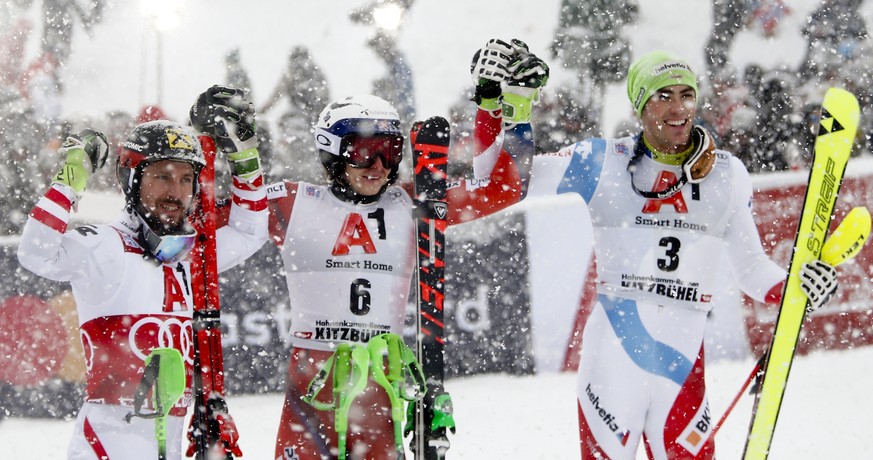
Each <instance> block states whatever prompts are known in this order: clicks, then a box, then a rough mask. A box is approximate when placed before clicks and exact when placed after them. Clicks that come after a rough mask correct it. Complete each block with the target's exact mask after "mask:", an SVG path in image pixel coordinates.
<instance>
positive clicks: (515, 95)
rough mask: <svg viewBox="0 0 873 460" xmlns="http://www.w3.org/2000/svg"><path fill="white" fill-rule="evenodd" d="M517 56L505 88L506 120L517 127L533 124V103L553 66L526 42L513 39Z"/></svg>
mask: <svg viewBox="0 0 873 460" xmlns="http://www.w3.org/2000/svg"><path fill="white" fill-rule="evenodd" d="M510 43H511V44H512V48H513V50H514V53H513V59H512V61H511V62H510V63H509V66H508V67H507V70H508V71H509V78H508V79H507V80H506V88H505V89H504V90H503V123H504V126H514V125H515V124H518V123H530V120H531V116H532V110H533V105H534V104H536V103H537V102H539V100H540V89H542V88H543V87H545V85H546V82H548V81H549V66H548V64H546V63H545V61H543V60H542V59H540V58H538V57H537V56H536V55H535V54H533V53H531V52H530V49H528V46H527V44H526V43H525V42H523V41H521V40H518V39H512V41H511V42H510Z"/></svg>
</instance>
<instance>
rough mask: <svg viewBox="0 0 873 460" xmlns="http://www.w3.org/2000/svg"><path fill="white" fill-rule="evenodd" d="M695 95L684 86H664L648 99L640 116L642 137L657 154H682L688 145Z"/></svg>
mask: <svg viewBox="0 0 873 460" xmlns="http://www.w3.org/2000/svg"><path fill="white" fill-rule="evenodd" d="M696 114H697V94H696V93H695V91H694V89H693V88H691V87H690V86H686V85H673V86H667V87H664V88H662V89H660V90H658V91H657V92H656V93H655V94H653V95H652V97H651V98H649V100H648V102H646V105H645V107H643V111H642V114H641V116H640V118H641V121H642V123H643V137H645V139H646V142H648V143H649V145H650V146H652V148H654V149H655V150H657V151H658V152H661V153H679V152H683V151H685V150H686V149H688V147H689V146H690V145H691V128H692V126H693V125H692V122H693V121H694V117H695V115H696Z"/></svg>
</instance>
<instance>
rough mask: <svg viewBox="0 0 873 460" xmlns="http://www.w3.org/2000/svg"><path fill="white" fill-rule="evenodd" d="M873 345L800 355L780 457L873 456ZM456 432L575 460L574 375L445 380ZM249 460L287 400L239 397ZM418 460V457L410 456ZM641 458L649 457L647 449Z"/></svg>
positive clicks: (23, 438)
mask: <svg viewBox="0 0 873 460" xmlns="http://www.w3.org/2000/svg"><path fill="white" fill-rule="evenodd" d="M753 365H754V362H753V361H752V360H751V359H748V360H744V361H719V362H716V363H713V364H710V366H709V367H708V368H707V381H708V385H709V390H710V398H711V399H710V403H711V406H712V411H713V420H718V418H719V417H721V414H722V413H724V409H725V407H726V406H727V405H728V404H729V403H730V401H731V400H732V399H733V397H734V395H736V393H737V391H738V390H739V388H740V385H741V384H742V382H743V380H744V379H745V377H746V376H748V374H749V372H750V371H751V369H752V366H753ZM871 385H873V348H869V347H868V348H863V349H858V350H853V351H845V352H840V353H819V354H814V355H810V356H803V357H798V358H797V359H796V360H795V362H794V366H793V367H792V372H791V380H790V384H789V385H788V390H787V392H786V395H785V400H784V403H783V406H782V411H781V414H780V417H779V422H778V425H777V429H776V434H775V436H774V439H773V450H772V455H771V456H770V458H772V459H774V460H780V459H793V460H812V459H826V458H827V459H860V458H870V456H869V453H870V452H873V436H871V432H870V430H871V429H873V398H871V396H870V391H869V389H870V387H871ZM447 388H448V390H449V392H451V393H452V395H453V400H454V403H455V420H456V421H457V424H458V433H457V434H456V435H454V436H452V438H451V440H452V447H451V449H450V450H449V454H450V455H449V458H451V459H469V460H484V459H508V458H521V459H531V460H534V459H537V460H539V459H542V460H557V459H573V458H578V457H579V451H578V448H577V442H576V440H577V436H578V435H577V431H576V430H577V428H576V408H575V402H574V401H575V394H576V391H575V375H573V374H542V375H538V376H535V377H507V376H482V377H473V378H465V379H458V380H450V381H449V382H448V383H447ZM228 404H229V406H230V408H231V412H232V413H233V416H234V419H235V420H236V422H237V426H238V427H239V429H240V431H241V438H240V445H241V446H242V449H243V453H244V454H245V458H249V459H254V460H261V459H269V458H272V455H273V442H274V440H275V435H276V429H277V424H278V421H279V414H280V411H281V405H282V399H281V397H280V396H279V395H260V396H245V397H232V398H230V399H229V401H228ZM751 407H752V398H751V397H750V396H748V395H746V396H744V397H743V399H742V400H741V401H740V403H739V404H738V405H737V407H736V408H735V409H734V411H733V413H732V414H731V415H730V417H729V418H728V420H727V422H726V423H725V425H724V427H723V429H722V430H720V431H719V433H718V436H717V442H716V449H717V455H718V457H719V458H722V459H736V458H740V456H741V453H742V450H743V445H744V443H745V435H746V430H747V428H748V424H749V420H750V414H751ZM72 429H73V422H65V421H54V420H52V421H47V420H21V419H7V420H4V421H3V422H0V439H2V441H3V454H2V458H4V459H7V458H8V459H60V458H65V457H64V452H65V450H66V445H67V441H68V440H69V437H70V434H71V433H72ZM410 458H411V457H410ZM638 458H640V459H642V458H645V455H644V454H643V453H642V452H640V454H639V455H638Z"/></svg>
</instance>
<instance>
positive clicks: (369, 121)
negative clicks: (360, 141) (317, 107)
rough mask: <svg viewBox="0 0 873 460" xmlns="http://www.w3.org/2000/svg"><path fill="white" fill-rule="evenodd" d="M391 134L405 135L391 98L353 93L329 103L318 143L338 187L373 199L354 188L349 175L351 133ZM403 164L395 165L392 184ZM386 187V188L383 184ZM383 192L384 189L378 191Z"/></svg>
mask: <svg viewBox="0 0 873 460" xmlns="http://www.w3.org/2000/svg"><path fill="white" fill-rule="evenodd" d="M354 135H357V136H374V135H391V136H399V137H400V138H401V139H402V138H403V130H402V129H401V124H400V116H399V115H398V114H397V110H396V109H394V107H393V106H392V105H391V104H390V103H388V101H386V100H384V99H382V98H379V97H376V96H372V95H358V96H350V97H347V98H345V99H343V100H340V101H336V102H333V103H331V104H330V105H328V106H327V107H325V108H324V110H322V111H321V114H320V115H319V116H318V121H317V122H316V124H315V147H316V149H317V150H318V156H319V159H320V160H321V164H322V165H323V166H324V169H325V171H327V175H328V177H329V178H330V180H331V182H332V183H333V184H332V185H333V186H334V188H335V190H341V191H342V194H343V195H344V196H345V197H346V198H350V199H352V200H354V201H370V200H367V199H366V198H364V197H358V196H356V194H355V193H354V192H352V191H351V188H350V187H349V184H348V182H347V181H346V179H345V175H344V172H345V166H346V163H347V154H346V152H345V147H346V143H345V142H344V141H345V140H347V139H348V136H354ZM399 169H400V164H399V162H398V164H396V165H393V166H392V167H391V172H390V173H389V174H388V183H387V184H386V187H387V186H388V185H391V184H393V183H394V182H395V181H396V180H397V176H398V171H399ZM383 191H384V188H383ZM378 195H381V192H380V193H379V194H377V196H376V197H378Z"/></svg>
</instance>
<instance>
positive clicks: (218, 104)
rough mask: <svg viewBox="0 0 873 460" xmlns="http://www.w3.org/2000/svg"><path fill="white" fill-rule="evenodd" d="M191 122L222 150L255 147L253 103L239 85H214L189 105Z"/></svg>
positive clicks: (233, 150) (232, 151)
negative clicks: (234, 86) (235, 86)
mask: <svg viewBox="0 0 873 460" xmlns="http://www.w3.org/2000/svg"><path fill="white" fill-rule="evenodd" d="M190 117H191V125H192V126H194V129H196V130H197V131H200V132H202V133H206V134H208V135H210V136H212V137H213V138H214V139H215V142H216V143H217V144H218V147H219V148H220V149H221V151H222V152H224V153H236V152H243V151H246V150H249V149H253V148H257V146H258V139H257V136H255V131H256V130H257V128H256V125H255V106H254V104H252V102H251V101H249V100H248V99H247V98H246V97H245V92H244V91H243V90H241V89H236V88H232V87H229V86H221V85H215V86H213V87H211V88H209V89H208V90H206V91H205V92H204V93H202V94H200V96H199V97H197V101H196V102H194V105H193V106H191V112H190Z"/></svg>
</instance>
